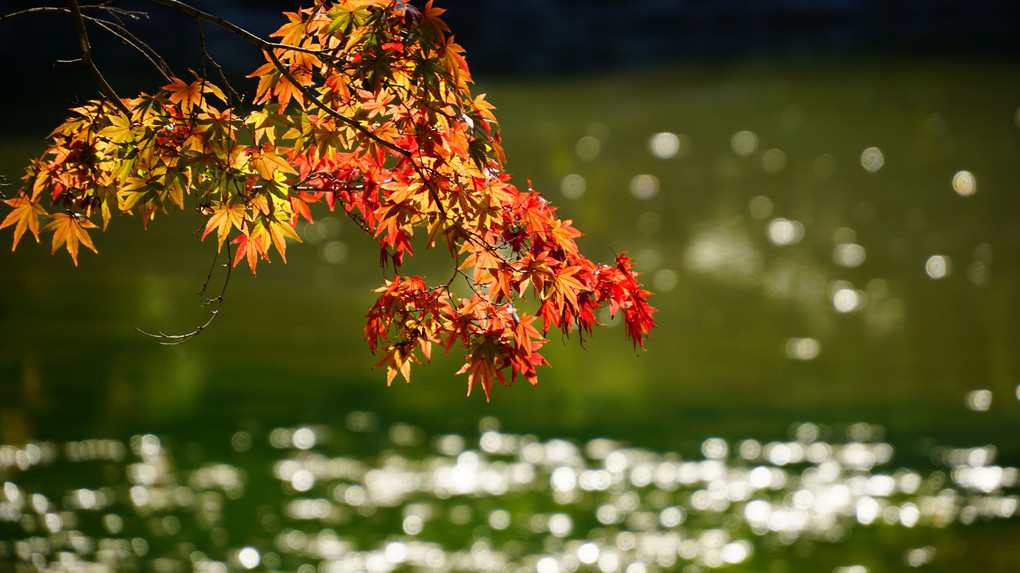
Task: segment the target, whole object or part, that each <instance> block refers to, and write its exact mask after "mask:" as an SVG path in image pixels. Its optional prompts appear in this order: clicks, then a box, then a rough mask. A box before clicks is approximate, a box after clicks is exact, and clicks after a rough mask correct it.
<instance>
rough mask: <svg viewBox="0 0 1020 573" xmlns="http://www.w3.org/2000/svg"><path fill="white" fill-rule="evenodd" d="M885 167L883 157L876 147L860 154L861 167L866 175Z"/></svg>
mask: <svg viewBox="0 0 1020 573" xmlns="http://www.w3.org/2000/svg"><path fill="white" fill-rule="evenodd" d="M883 165H885V155H883V154H882V150H881V149H879V148H877V147H869V148H867V149H865V150H864V151H862V152H861V167H863V168H864V170H865V171H867V172H868V173H875V172H876V171H878V170H879V169H881V168H882V166H883Z"/></svg>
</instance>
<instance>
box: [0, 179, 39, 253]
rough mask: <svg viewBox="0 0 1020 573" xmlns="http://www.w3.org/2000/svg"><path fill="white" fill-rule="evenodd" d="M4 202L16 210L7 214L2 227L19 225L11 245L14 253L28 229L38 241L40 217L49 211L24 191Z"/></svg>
mask: <svg viewBox="0 0 1020 573" xmlns="http://www.w3.org/2000/svg"><path fill="white" fill-rule="evenodd" d="M4 203H7V204H8V205H10V206H11V207H14V210H13V211H11V212H10V213H8V214H7V217H5V218H4V222H3V223H0V229H3V228H4V227H9V226H11V225H14V224H15V223H17V226H16V227H14V245H12V246H11V252H12V253H13V252H14V249H16V248H17V247H18V241H20V240H21V236H22V235H24V234H25V231H26V230H29V231H32V234H33V235H35V242H37V243H38V242H39V217H40V216H43V217H45V216H47V215H48V214H49V213H47V212H46V210H45V209H43V208H42V205H40V204H39V202H38V201H36V202H33V201H32V200H31V199H30V198H29V197H28V195H26V194H24V193H22V194H21V195H20V196H18V197H15V198H14V199H7V200H5V201H4Z"/></svg>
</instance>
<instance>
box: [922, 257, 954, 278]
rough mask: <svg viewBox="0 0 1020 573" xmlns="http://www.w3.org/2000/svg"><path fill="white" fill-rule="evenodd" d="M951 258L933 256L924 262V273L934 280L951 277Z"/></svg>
mask: <svg viewBox="0 0 1020 573" xmlns="http://www.w3.org/2000/svg"><path fill="white" fill-rule="evenodd" d="M949 271H950V266H949V257H947V256H944V255H932V256H930V257H928V260H926V261H925V262H924V272H925V273H927V274H928V277H929V278H931V279H934V280H938V279H941V278H945V277H947V276H949Z"/></svg>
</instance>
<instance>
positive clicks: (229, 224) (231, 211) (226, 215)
mask: <svg viewBox="0 0 1020 573" xmlns="http://www.w3.org/2000/svg"><path fill="white" fill-rule="evenodd" d="M210 209H211V210H212V214H211V215H209V219H208V221H206V224H205V232H203V233H202V239H203V240H205V237H206V235H208V234H209V233H210V232H212V230H213V229H216V234H217V238H218V239H219V244H218V245H217V247H216V250H217V251H218V250H219V249H221V248H222V247H223V241H224V240H226V238H227V235H229V234H230V229H231V228H234V229H239V230H240V229H241V227H242V225H243V224H244V214H245V208H244V205H239V204H234V205H226V204H223V203H219V202H217V203H214V204H213V205H212V206H211V207H210Z"/></svg>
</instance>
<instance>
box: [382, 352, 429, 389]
mask: <svg viewBox="0 0 1020 573" xmlns="http://www.w3.org/2000/svg"><path fill="white" fill-rule="evenodd" d="M411 364H420V363H419V362H418V359H417V358H415V357H414V354H413V352H408V351H406V350H405V348H404V346H403V345H399V344H398V345H391V346H389V347H388V348H387V349H386V352H385V353H384V354H383V355H382V357H380V358H379V361H378V362H376V363H375V366H373V367H372V368H373V369H375V368H379V367H380V366H385V367H386V385H387V386H389V385H390V384H392V383H393V379H394V378H396V377H397V374H398V373H399V374H400V375H401V376H403V377H404V380H405V381H406V382H407V383H408V384H410V383H411Z"/></svg>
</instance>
